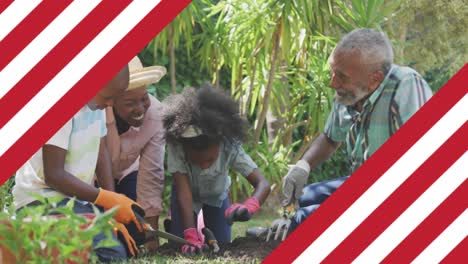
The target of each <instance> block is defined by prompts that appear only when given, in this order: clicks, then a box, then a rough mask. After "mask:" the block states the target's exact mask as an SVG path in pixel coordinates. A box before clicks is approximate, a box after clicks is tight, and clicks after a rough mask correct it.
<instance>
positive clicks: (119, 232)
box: [110, 223, 139, 256]
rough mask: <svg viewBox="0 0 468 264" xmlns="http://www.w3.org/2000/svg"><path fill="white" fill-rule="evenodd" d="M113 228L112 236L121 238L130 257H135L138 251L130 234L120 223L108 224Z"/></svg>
mask: <svg viewBox="0 0 468 264" xmlns="http://www.w3.org/2000/svg"><path fill="white" fill-rule="evenodd" d="M110 224H111V225H112V226H113V230H114V234H115V235H116V236H117V237H121V240H125V243H126V244H127V248H128V250H129V252H130V254H131V255H132V256H135V255H136V254H137V253H138V252H139V250H138V247H137V245H136V243H135V240H134V239H133V238H132V236H131V235H130V233H128V230H127V228H126V227H125V226H124V225H123V224H121V223H110Z"/></svg>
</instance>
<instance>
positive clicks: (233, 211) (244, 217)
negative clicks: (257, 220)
mask: <svg viewBox="0 0 468 264" xmlns="http://www.w3.org/2000/svg"><path fill="white" fill-rule="evenodd" d="M259 208H260V202H259V201H258V199H257V198H255V197H250V198H249V199H247V200H246V201H245V202H244V203H243V204H239V203H235V204H233V205H231V206H230V207H229V208H228V209H226V211H224V217H225V218H226V222H227V223H228V225H232V223H233V222H236V221H240V222H244V221H248V220H250V218H251V217H252V215H253V214H255V213H256V212H257V211H258V209H259Z"/></svg>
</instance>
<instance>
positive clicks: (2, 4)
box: [0, 0, 13, 14]
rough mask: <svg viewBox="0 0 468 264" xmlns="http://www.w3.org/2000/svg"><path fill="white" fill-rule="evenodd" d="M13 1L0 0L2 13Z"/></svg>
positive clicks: (0, 11)
mask: <svg viewBox="0 0 468 264" xmlns="http://www.w3.org/2000/svg"><path fill="white" fill-rule="evenodd" d="M11 3H13V0H2V1H0V14H2V13H3V11H5V9H7V7H8V6H9V5H10V4H11Z"/></svg>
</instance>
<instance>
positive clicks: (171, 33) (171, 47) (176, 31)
mask: <svg viewBox="0 0 468 264" xmlns="http://www.w3.org/2000/svg"><path fill="white" fill-rule="evenodd" d="M204 4H205V1H197V2H193V3H191V4H190V5H189V6H188V7H187V8H185V9H184V10H183V11H182V12H181V13H180V14H179V15H178V16H177V17H176V18H174V20H173V21H172V22H171V23H170V24H169V25H167V26H166V27H165V28H164V30H163V31H161V33H159V34H158V35H157V36H156V37H155V38H154V39H153V49H154V51H153V54H154V57H153V58H154V62H153V63H154V64H157V61H156V60H157V59H158V58H157V54H158V50H160V51H162V53H163V55H165V54H168V55H169V61H170V62H169V72H170V79H171V90H172V93H176V87H177V80H176V66H175V65H176V55H175V50H176V48H179V47H180V44H181V43H183V44H184V45H185V48H186V50H187V53H188V54H190V52H191V50H192V48H193V45H192V43H193V39H192V38H193V30H194V27H195V23H196V21H197V17H199V16H201V14H200V13H201V12H202V9H203V6H204Z"/></svg>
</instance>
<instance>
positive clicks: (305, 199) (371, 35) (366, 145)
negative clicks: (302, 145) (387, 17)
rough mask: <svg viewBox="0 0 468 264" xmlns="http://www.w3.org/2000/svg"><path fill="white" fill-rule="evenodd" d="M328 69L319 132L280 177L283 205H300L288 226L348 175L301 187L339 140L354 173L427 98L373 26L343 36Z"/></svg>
mask: <svg viewBox="0 0 468 264" xmlns="http://www.w3.org/2000/svg"><path fill="white" fill-rule="evenodd" d="M330 68H331V87H332V88H333V89H335V91H336V93H335V102H334V105H333V109H332V112H331V113H330V116H329V117H328V120H327V123H326V125H325V131H324V132H323V133H322V134H320V135H319V136H318V137H317V138H316V139H315V140H314V142H313V143H312V145H311V146H310V148H309V149H308V150H307V152H306V153H305V154H304V156H303V157H302V159H301V160H299V161H298V162H297V164H296V165H294V166H293V167H292V168H291V169H290V170H289V172H288V174H287V175H286V177H285V178H284V179H283V194H284V197H285V199H284V200H283V206H287V205H289V204H291V203H294V201H295V200H296V199H298V200H299V206H300V208H299V210H297V211H296V214H295V215H294V217H293V219H292V224H291V227H290V230H293V229H294V228H296V227H297V225H299V224H300V223H301V222H303V221H304V220H305V219H306V218H307V216H309V215H310V214H311V213H312V212H313V211H315V209H317V207H318V206H319V205H320V204H321V203H322V202H323V201H325V199H327V198H328V197H329V196H330V195H331V194H332V193H333V192H334V191H335V190H336V189H337V188H338V187H339V186H341V184H342V183H343V182H344V181H345V180H346V179H347V178H348V177H342V178H337V179H333V180H329V181H326V182H318V183H314V184H311V185H309V186H307V187H305V188H304V186H305V185H306V183H307V179H308V176H309V172H310V171H311V169H314V168H315V167H317V166H318V165H319V164H320V163H322V162H323V161H325V160H327V159H328V158H329V157H330V156H331V155H332V154H333V153H334V152H335V151H336V150H337V149H338V147H339V146H340V144H341V143H342V142H345V144H346V148H347V154H348V158H349V161H350V166H351V171H352V172H354V171H355V170H356V169H357V168H358V167H359V166H361V164H362V163H364V162H365V161H366V160H367V159H368V158H369V157H370V156H371V155H372V154H373V153H374V152H375V151H376V150H377V149H378V148H379V147H380V146H381V145H382V144H383V143H384V142H385V141H386V140H387V139H388V138H389V137H391V136H392V135H393V134H394V133H395V131H396V130H397V129H398V128H400V126H401V125H403V123H405V122H406V121H407V120H408V119H409V118H410V117H411V116H412V115H413V114H414V113H415V112H416V111H417V110H418V109H419V108H420V107H421V106H422V105H423V104H424V103H425V102H426V101H427V100H428V99H429V98H430V97H431V96H432V92H431V89H430V88H429V86H428V85H427V83H426V82H425V81H424V79H423V78H422V77H421V76H420V75H419V74H418V73H417V72H416V71H414V70H413V69H411V68H409V67H402V66H397V65H394V64H393V50H392V46H391V44H390V41H389V40H388V38H387V37H386V36H385V34H384V33H382V32H379V31H376V30H373V29H356V30H354V31H352V32H350V33H348V34H347V35H345V36H344V37H343V38H342V39H341V41H340V42H339V43H338V45H337V47H336V48H335V50H334V52H333V54H332V56H331V59H330ZM390 155H391V154H390Z"/></svg>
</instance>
